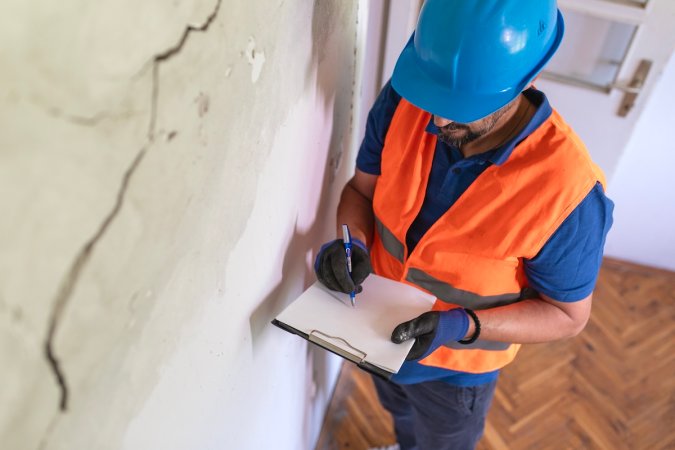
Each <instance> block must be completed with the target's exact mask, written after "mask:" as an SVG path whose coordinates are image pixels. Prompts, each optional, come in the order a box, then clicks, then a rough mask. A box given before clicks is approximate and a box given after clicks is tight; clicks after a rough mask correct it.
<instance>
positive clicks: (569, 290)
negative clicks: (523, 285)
mask: <svg viewBox="0 0 675 450" xmlns="http://www.w3.org/2000/svg"><path fill="white" fill-rule="evenodd" d="M613 211H614V203H613V202H612V201H611V200H610V199H609V198H607V196H606V195H605V193H604V190H603V188H602V186H601V185H600V183H598V184H596V186H595V187H594V188H593V190H591V192H590V193H589V194H588V195H587V196H586V198H585V199H584V200H583V201H582V202H581V203H580V204H579V206H577V207H576V209H575V210H574V211H572V213H571V214H570V215H569V216H568V217H567V219H565V221H564V222H563V223H562V224H561V225H560V227H559V228H558V230H556V232H555V233H554V234H553V236H551V238H550V239H549V240H548V242H547V243H546V244H545V245H544V247H543V248H542V249H541V250H540V252H539V253H538V254H537V256H535V257H534V258H532V259H529V260H525V261H524V265H525V274H526V276H527V278H528V281H529V283H530V286H531V287H532V288H534V289H536V290H537V291H538V292H540V293H542V294H545V295H547V296H549V297H551V298H553V299H555V300H557V301H562V302H574V301H579V300H582V299H584V298H586V297H588V296H589V295H590V294H591V293H592V292H593V289H594V288H595V283H596V281H597V278H598V273H599V271H600V265H601V263H602V254H603V250H604V247H605V238H606V237H607V232H608V231H609V229H610V228H611V226H612V212H613Z"/></svg>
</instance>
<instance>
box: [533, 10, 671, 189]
mask: <svg viewBox="0 0 675 450" xmlns="http://www.w3.org/2000/svg"><path fill="white" fill-rule="evenodd" d="M558 4H559V7H560V9H561V11H562V12H563V16H564V17H565V23H566V32H565V37H564V39H563V42H562V44H561V46H560V49H559V50H558V53H557V54H556V55H555V56H554V57H553V59H552V60H551V62H550V63H549V65H548V66H547V67H546V70H545V72H544V73H543V74H542V77H541V78H540V79H539V80H538V81H537V87H538V88H539V89H541V90H543V91H544V92H546V94H547V96H548V97H549V100H550V101H551V104H552V105H553V106H554V107H555V108H556V109H557V110H558V111H559V112H560V113H561V114H562V115H563V117H564V118H565V119H566V120H567V121H568V122H569V123H570V124H571V125H572V128H574V130H575V131H576V132H577V133H578V134H579V135H580V136H581V138H582V140H583V141H584V142H585V143H586V145H587V146H588V148H589V151H590V152H591V154H592V156H593V159H594V160H595V161H596V162H597V163H598V164H599V165H600V167H602V168H603V169H604V171H605V173H606V175H607V178H608V180H609V179H611V178H612V177H613V175H614V172H615V169H616V167H617V164H618V162H619V160H620V158H621V155H622V153H623V151H624V149H625V148H626V144H627V143H628V140H629V138H630V136H631V134H632V132H633V129H634V127H635V123H636V121H637V119H638V117H639V116H640V113H641V111H642V110H643V108H644V105H645V103H646V101H647V99H648V97H649V94H650V92H651V91H652V89H653V87H654V85H655V82H656V81H657V80H658V79H659V77H660V75H661V72H662V71H663V68H664V67H665V65H666V63H667V61H668V58H669V56H670V55H671V53H672V52H673V49H674V48H675V1H674V0H558ZM674 107H675V105H674Z"/></svg>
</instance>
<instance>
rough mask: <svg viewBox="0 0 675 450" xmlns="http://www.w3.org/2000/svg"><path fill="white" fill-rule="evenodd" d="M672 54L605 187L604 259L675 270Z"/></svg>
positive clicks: (674, 78) (674, 75)
mask: <svg viewBox="0 0 675 450" xmlns="http://www.w3.org/2000/svg"><path fill="white" fill-rule="evenodd" d="M673 126H675V53H674V54H673V55H672V56H671V57H670V60H669V62H668V64H667V66H666V68H665V70H664V72H663V74H662V75H661V79H660V80H659V81H658V84H657V85H656V86H655V88H654V92H653V94H652V95H651V97H650V98H649V101H648V102H647V104H646V105H645V108H644V111H643V112H642V115H641V116H640V119H639V121H638V123H637V124H636V127H635V131H634V132H633V134H632V136H631V139H630V141H629V142H628V145H627V146H626V149H625V150H624V153H623V156H622V157H621V160H620V162H619V165H618V168H617V170H616V173H615V175H614V177H613V178H612V180H611V182H610V183H609V189H608V190H609V194H610V197H611V198H612V199H613V200H614V202H615V203H616V209H615V212H614V227H613V229H612V231H611V232H610V234H609V236H608V238H607V245H606V254H607V255H608V256H614V257H617V258H621V259H626V260H629V261H635V262H639V263H643V264H647V265H651V266H658V267H662V268H666V269H670V270H675V176H673V168H674V167H675V139H673Z"/></svg>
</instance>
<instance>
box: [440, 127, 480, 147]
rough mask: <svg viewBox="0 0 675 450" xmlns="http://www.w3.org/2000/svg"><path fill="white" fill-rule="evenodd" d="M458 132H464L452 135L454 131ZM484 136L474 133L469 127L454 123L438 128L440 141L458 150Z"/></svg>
mask: <svg viewBox="0 0 675 450" xmlns="http://www.w3.org/2000/svg"><path fill="white" fill-rule="evenodd" d="M456 130H462V131H464V132H463V133H461V134H455V133H452V132H453V131H456ZM482 135H483V133H480V132H478V133H476V132H473V131H471V129H470V128H469V127H468V126H466V125H464V124H461V123H454V122H453V123H450V124H448V125H445V126H444V127H439V128H438V139H440V140H441V141H442V142H445V143H446V144H448V145H450V146H452V147H456V148H462V146H464V145H466V144H468V143H469V142H471V141H475V140H476V139H478V138H479V137H481V136H482Z"/></svg>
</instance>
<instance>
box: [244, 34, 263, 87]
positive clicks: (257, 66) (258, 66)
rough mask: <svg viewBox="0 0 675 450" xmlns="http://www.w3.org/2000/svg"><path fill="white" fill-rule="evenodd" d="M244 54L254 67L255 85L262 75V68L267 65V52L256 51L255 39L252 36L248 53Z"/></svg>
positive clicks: (252, 69)
mask: <svg viewBox="0 0 675 450" xmlns="http://www.w3.org/2000/svg"><path fill="white" fill-rule="evenodd" d="M244 54H245V55H246V60H247V61H248V63H249V64H250V65H251V66H252V68H251V81H252V82H253V83H255V82H257V81H258V78H260V73H261V72H262V68H263V66H264V65H265V52H264V51H256V49H255V38H254V37H253V36H250V37H249V38H248V45H247V46H246V51H245V52H244Z"/></svg>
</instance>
